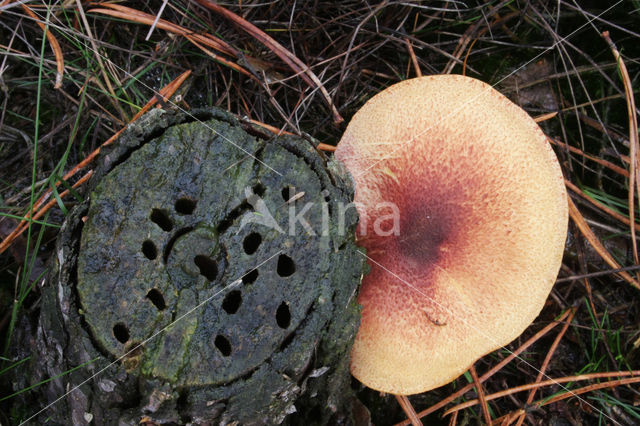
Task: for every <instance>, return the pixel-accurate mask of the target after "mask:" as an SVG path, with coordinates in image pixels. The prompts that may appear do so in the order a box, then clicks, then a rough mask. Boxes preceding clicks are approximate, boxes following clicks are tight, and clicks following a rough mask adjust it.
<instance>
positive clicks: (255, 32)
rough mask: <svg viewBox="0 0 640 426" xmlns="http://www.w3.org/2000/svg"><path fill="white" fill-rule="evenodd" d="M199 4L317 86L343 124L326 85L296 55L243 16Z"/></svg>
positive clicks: (202, 1) (204, 2)
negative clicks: (244, 32)
mask: <svg viewBox="0 0 640 426" xmlns="http://www.w3.org/2000/svg"><path fill="white" fill-rule="evenodd" d="M196 2H197V3H198V4H200V5H201V6H203V7H206V8H207V9H210V10H213V11H214V12H216V13H218V14H220V15H222V16H224V17H225V18H227V19H228V20H230V21H231V22H233V23H235V24H237V25H238V26H240V28H242V29H243V30H245V31H246V32H248V33H249V34H251V35H252V36H253V37H254V38H255V39H256V40H258V41H259V42H260V43H262V44H264V45H265V46H266V47H267V48H269V49H270V50H271V51H272V52H273V53H274V54H275V55H277V56H278V57H279V58H280V59H282V60H283V61H284V62H285V63H286V64H287V65H289V67H290V68H291V69H292V70H293V71H295V72H296V74H299V75H300V77H301V78H302V79H303V80H304V81H305V82H307V84H309V85H310V86H315V87H317V88H318V90H320V93H322V96H324V98H325V100H326V102H327V104H328V105H329V108H331V112H332V113H333V121H334V123H336V124H339V123H342V122H343V121H344V119H343V118H342V116H341V115H340V113H339V112H338V110H337V108H336V107H335V105H334V104H333V101H332V100H331V96H330V95H329V92H327V89H325V87H324V85H323V84H322V82H321V81H320V79H319V78H318V77H317V76H316V75H315V73H314V72H313V71H312V70H311V68H309V67H308V66H307V65H306V64H305V63H304V62H302V61H301V60H300V59H298V57H297V56H296V55H294V54H293V53H291V52H290V51H288V50H287V49H286V48H285V47H284V46H283V45H281V44H280V43H278V42H277V41H275V40H274V39H273V38H272V37H271V36H269V35H268V34H267V33H265V32H264V31H262V30H261V29H259V28H258V27H256V26H255V25H253V24H252V23H251V22H249V21H247V20H246V19H244V18H242V17H241V16H238V15H236V14H235V13H233V12H231V11H230V10H228V9H226V8H224V7H222V6H220V5H219V4H217V3H214V2H212V1H210V0H196Z"/></svg>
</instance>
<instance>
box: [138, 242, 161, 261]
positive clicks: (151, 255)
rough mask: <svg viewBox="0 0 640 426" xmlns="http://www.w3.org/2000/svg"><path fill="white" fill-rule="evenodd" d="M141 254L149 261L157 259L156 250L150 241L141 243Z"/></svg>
mask: <svg viewBox="0 0 640 426" xmlns="http://www.w3.org/2000/svg"><path fill="white" fill-rule="evenodd" d="M142 254H144V257H146V258H147V259H149V260H154V259H155V258H156V257H158V249H157V248H156V245H155V244H154V243H153V241H151V240H145V241H144V242H143V243H142Z"/></svg>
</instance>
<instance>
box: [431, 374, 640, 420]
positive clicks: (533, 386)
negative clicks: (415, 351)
mask: <svg viewBox="0 0 640 426" xmlns="http://www.w3.org/2000/svg"><path fill="white" fill-rule="evenodd" d="M628 376H632V377H628ZM638 376H640V370H634V371H612V372H606V373H592V374H580V375H577V376H569V377H559V378H557V379H550V380H545V381H542V382H535V383H529V384H527V385H522V386H514V387H512V388H509V389H505V390H503V391H500V392H496V393H492V394H491V395H487V396H486V400H487V401H493V400H494V399H498V398H502V397H503V396H507V395H513V394H514V393H518V392H523V391H526V390H530V389H538V388H542V387H546V386H553V385H558V384H562V383H569V382H580V381H584V380H593V379H608V378H612V377H628V378H626V379H618V380H609V381H607V382H604V383H595V384H592V385H588V386H585V387H582V388H579V389H576V390H569V391H566V392H565V393H562V394H560V395H556V396H554V397H552V398H549V399H547V398H545V399H542V400H538V402H536V403H535V405H537V406H538V407H542V406H544V405H547V404H551V403H552V402H557V401H560V400H562V399H566V398H570V397H572V396H578V395H580V394H583V393H585V392H591V391H594V390H598V389H605V388H610V387H616V386H621V385H627V384H630V383H640V377H638ZM478 403H479V401H478V400H477V399H472V400H469V401H466V402H464V403H462V404H458V405H456V406H455V407H452V408H450V409H448V410H447V411H445V413H444V414H443V415H444V416H446V415H449V414H451V413H453V412H456V411H460V410H463V409H465V408H469V407H473V406H474V405H477V404H478Z"/></svg>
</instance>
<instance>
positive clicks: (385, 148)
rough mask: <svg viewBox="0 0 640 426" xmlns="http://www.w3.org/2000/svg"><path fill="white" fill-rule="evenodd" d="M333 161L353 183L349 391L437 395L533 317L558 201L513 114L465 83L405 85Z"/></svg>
mask: <svg viewBox="0 0 640 426" xmlns="http://www.w3.org/2000/svg"><path fill="white" fill-rule="evenodd" d="M335 155H336V157H337V158H338V159H339V160H341V161H342V162H343V163H344V164H345V165H346V167H347V169H348V170H349V171H350V172H351V174H352V176H353V178H354V180H355V185H356V193H355V202H356V206H357V209H358V212H359V214H360V217H361V223H360V225H359V226H360V229H359V234H361V235H360V237H359V238H360V244H361V245H362V246H364V247H365V248H366V249H367V255H368V256H369V264H370V266H371V272H370V273H369V274H368V275H366V276H365V277H364V279H363V282H362V288H361V291H360V294H359V296H358V301H359V303H360V304H361V305H362V322H361V325H360V329H359V331H358V334H357V337H356V340H355V344H354V347H353V350H352V354H351V357H352V359H351V372H352V374H353V375H354V376H355V377H356V378H357V379H359V380H360V381H361V382H362V383H364V384H365V385H367V386H369V387H371V388H373V389H376V390H380V391H384V392H390V393H395V394H404V395H408V394H414V393H419V392H424V391H427V390H430V389H433V388H435V387H438V386H441V385H444V384H446V383H448V382H450V381H451V380H453V379H454V378H456V377H457V376H459V375H460V374H462V373H463V372H464V371H465V370H467V369H468V368H469V367H470V366H471V364H472V363H473V362H474V361H476V360H477V359H478V358H480V357H481V356H483V355H485V354H487V353H489V352H491V351H493V350H495V349H497V348H500V347H502V346H503V345H506V344H508V343H509V342H511V341H512V340H513V339H515V338H516V337H517V336H518V335H520V334H521V333H522V331H523V330H524V329H525V328H526V327H527V326H528V325H529V324H530V323H531V322H532V321H533V320H534V319H535V317H536V316H537V315H538V314H539V312H540V310H541V309H542V306H543V304H544V302H545V300H546V298H547V296H548V294H549V292H550V291H551V287H552V286H553V283H554V282H555V279H556V276H557V273H558V270H559V268H560V264H561V261H562V254H563V249H564V242H565V238H566V232H567V222H568V213H567V198H566V191H565V187H564V183H563V177H562V172H561V170H560V166H559V164H558V161H557V158H556V156H555V154H554V153H553V151H552V150H551V148H550V146H549V144H548V142H547V141H546V137H545V135H544V133H543V132H542V131H541V130H540V128H539V127H538V125H537V124H536V123H535V122H534V121H533V120H532V119H531V117H529V116H528V115H527V114H526V113H525V112H524V111H523V110H522V109H520V108H519V107H518V106H516V105H515V104H513V103H512V102H511V101H509V100H508V99H507V98H506V97H504V96H503V95H501V94H500V93H498V92H497V91H495V90H494V89H493V88H491V87H490V86H489V85H487V84H485V83H483V82H481V81H478V80H475V79H472V78H468V77H463V76H458V75H440V76H429V77H421V78H416V79H412V80H406V81H403V82H401V83H398V84H395V85H393V86H391V87H389V88H388V89H386V90H384V91H383V92H381V93H379V94H377V95H376V96H374V97H373V98H372V99H371V100H369V101H368V102H367V103H366V104H365V105H364V106H363V107H362V108H361V109H360V110H359V111H358V112H357V113H356V114H355V116H354V117H353V119H352V120H351V122H350V123H349V126H348V127H347V130H346V131H345V133H344V135H343V137H342V140H341V141H340V143H339V144H338V149H337V151H336V154H335ZM384 203H387V204H384ZM388 203H392V204H393V205H395V206H397V207H398V211H399V217H398V222H397V224H398V225H399V227H398V229H397V231H399V232H397V235H394V234H393V233H391V232H390V231H389V229H390V228H392V227H393V219H392V214H393V208H391V207H390V205H389V204H388ZM381 219H384V220H385V221H386V223H381V222H380V220H381ZM381 231H382V232H381ZM381 234H383V235H381ZM389 234H392V235H389Z"/></svg>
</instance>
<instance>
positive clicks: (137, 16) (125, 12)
mask: <svg viewBox="0 0 640 426" xmlns="http://www.w3.org/2000/svg"><path fill="white" fill-rule="evenodd" d="M95 6H99V7H104V8H106V9H101V8H94V9H90V10H89V12H91V13H100V14H102V15H108V16H113V17H114V18H120V19H125V20H127V21H132V22H137V23H139V24H144V25H149V26H150V25H152V24H153V22H154V21H155V16H153V15H150V14H148V13H144V12H141V11H139V10H137V9H133V8H130V7H126V6H122V5H119V4H112V3H98V4H96V5H95ZM156 28H159V29H162V30H165V31H168V32H170V33H172V34H177V35H180V36H183V37H187V36H189V37H191V38H193V39H194V40H196V41H197V42H198V43H200V44H202V45H204V46H207V47H209V48H211V49H214V50H217V51H218V52H220V53H223V54H225V55H229V56H237V55H238V51H237V50H236V49H235V48H233V47H232V46H231V45H229V44H228V43H226V42H225V41H223V40H222V39H219V38H218V37H215V36H212V35H210V34H197V33H194V32H193V31H191V30H188V29H186V28H184V27H181V26H180V25H177V24H174V23H172V22H169V21H165V20H164V19H158V22H157V23H156Z"/></svg>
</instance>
